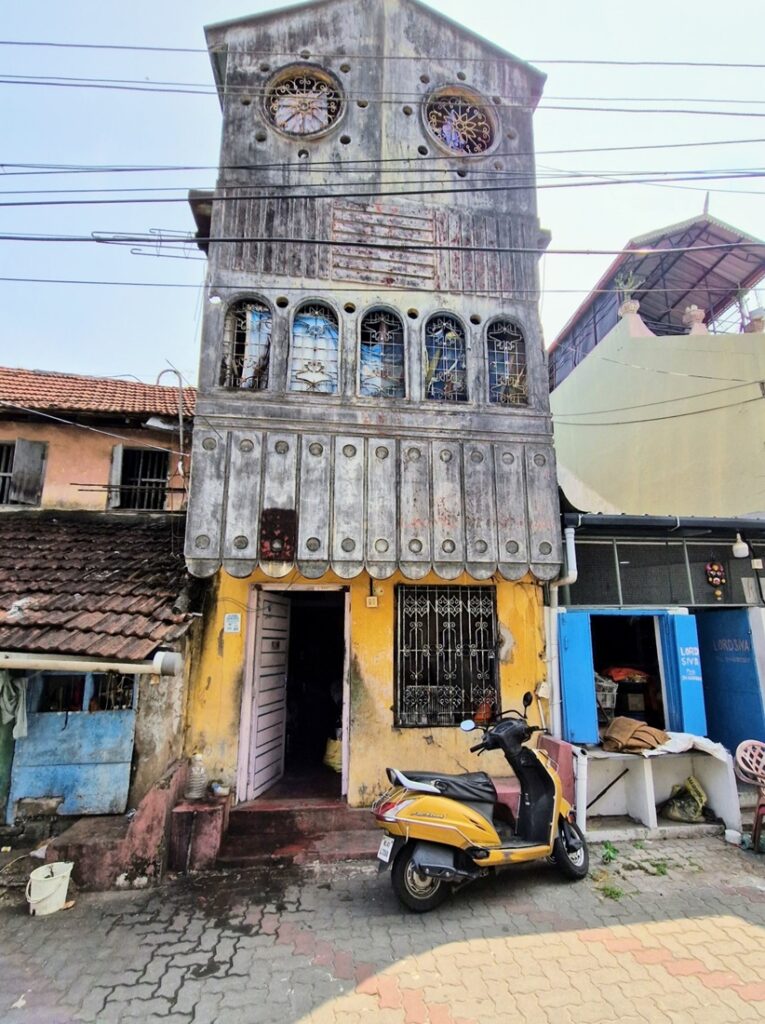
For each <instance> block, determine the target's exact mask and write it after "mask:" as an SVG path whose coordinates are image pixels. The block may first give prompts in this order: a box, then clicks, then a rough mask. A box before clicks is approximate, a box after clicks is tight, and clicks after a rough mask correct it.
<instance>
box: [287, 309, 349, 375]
mask: <svg viewBox="0 0 765 1024" xmlns="http://www.w3.org/2000/svg"><path fill="white" fill-rule="evenodd" d="M338 344H339V332H338V326H337V317H336V316H335V312H334V310H333V309H332V308H331V307H330V306H326V305H324V303H320V302H306V303H304V304H303V305H302V306H301V307H300V308H299V309H298V310H297V312H296V313H295V321H294V323H293V325H292V362H291V366H290V391H311V392H313V393H314V394H317V393H318V394H325V395H333V394H334V393H335V392H336V391H337V378H338Z"/></svg>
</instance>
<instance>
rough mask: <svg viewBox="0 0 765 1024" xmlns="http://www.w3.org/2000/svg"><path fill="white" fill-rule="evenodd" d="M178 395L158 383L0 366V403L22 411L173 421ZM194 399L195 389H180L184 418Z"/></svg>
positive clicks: (175, 416)
mask: <svg viewBox="0 0 765 1024" xmlns="http://www.w3.org/2000/svg"><path fill="white" fill-rule="evenodd" d="M178 396H179V390H178V388H177V387H166V386H164V385H160V384H142V383H141V382H140V381H131V380H115V379H114V378H112V377H86V376H83V375H80V374H75V373H50V372H48V371H47V370H21V369H12V368H9V367H0V403H2V404H6V405H9V406H12V407H14V406H15V407H17V408H18V407H20V408H22V409H57V410H59V411H65V412H99V413H108V412H116V413H122V414H126V413H127V414H131V413H132V414H134V415H144V416H171V417H174V418H177V416H178ZM195 400H196V388H192V387H189V388H184V389H183V411H184V414H185V415H186V416H192V415H193V414H194V403H195Z"/></svg>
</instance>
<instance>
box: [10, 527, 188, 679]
mask: <svg viewBox="0 0 765 1024" xmlns="http://www.w3.org/2000/svg"><path fill="white" fill-rule="evenodd" d="M184 526H185V521H184V517H183V516H180V515H177V514H176V515H146V516H141V515H135V516H133V515H131V516H129V517H127V516H124V515H120V514H113V515H112V514H109V513H103V512H100V513H91V512H53V511H50V512H47V511H44V512H39V513H34V514H31V515H30V513H29V512H27V511H24V512H4V513H2V514H0V650H4V651H23V652H28V653H37V654H79V655H83V656H86V657H92V658H109V659H114V660H118V661H143V660H144V659H146V658H149V657H151V656H152V654H153V653H154V652H155V651H156V650H157V649H158V648H160V647H162V646H166V645H169V644H171V643H172V642H173V641H175V640H177V639H179V638H180V637H181V636H183V634H184V633H185V632H186V630H187V629H188V628H189V625H190V624H191V621H192V618H191V616H190V615H188V614H183V613H180V612H178V611H176V610H175V608H174V606H175V604H176V601H177V600H178V598H179V596H180V595H181V594H183V595H184V601H183V602H182V604H183V607H188V603H189V602H188V600H186V598H187V597H188V596H189V593H191V594H192V595H193V593H194V588H198V586H199V584H198V583H197V581H193V580H191V578H190V577H189V576H188V574H187V573H186V567H185V565H184V560H183V532H184ZM107 595H108V596H107Z"/></svg>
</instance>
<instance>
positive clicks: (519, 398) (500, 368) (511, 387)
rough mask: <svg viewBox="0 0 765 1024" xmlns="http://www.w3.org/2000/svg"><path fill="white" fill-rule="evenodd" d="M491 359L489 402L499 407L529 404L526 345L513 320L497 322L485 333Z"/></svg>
mask: <svg viewBox="0 0 765 1024" xmlns="http://www.w3.org/2000/svg"><path fill="white" fill-rule="evenodd" d="M486 348H487V353H488V357H489V401H490V402H496V403H497V404H499V405H526V403H527V402H528V399H529V388H528V380H527V378H526V342H525V340H524V337H523V332H522V331H521V329H520V327H518V326H517V325H516V324H514V323H513V322H512V321H511V320H495V321H494V323H492V324H490V325H489V328H488V330H487V331H486Z"/></svg>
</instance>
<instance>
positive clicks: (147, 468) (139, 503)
mask: <svg viewBox="0 0 765 1024" xmlns="http://www.w3.org/2000/svg"><path fill="white" fill-rule="evenodd" d="M167 470H168V453H167V452H159V451H151V450H149V449H146V448H125V450H124V452H123V454H122V479H121V481H120V506H121V507H122V508H136V509H145V510H149V511H161V510H162V509H163V508H164V507H165V496H166V494H167Z"/></svg>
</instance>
